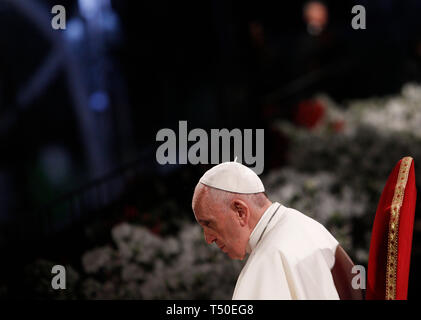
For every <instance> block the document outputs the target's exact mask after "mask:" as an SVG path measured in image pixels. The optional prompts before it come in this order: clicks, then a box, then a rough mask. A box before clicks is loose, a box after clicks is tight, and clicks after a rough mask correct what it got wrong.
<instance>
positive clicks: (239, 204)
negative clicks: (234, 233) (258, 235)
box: [231, 199, 250, 227]
mask: <svg viewBox="0 0 421 320" xmlns="http://www.w3.org/2000/svg"><path fill="white" fill-rule="evenodd" d="M231 210H233V211H234V212H235V213H236V218H237V219H238V221H239V222H240V225H241V226H242V227H244V226H246V225H248V222H249V218H250V209H249V207H248V206H247V204H246V203H245V202H244V201H242V200H240V199H234V200H232V202H231Z"/></svg>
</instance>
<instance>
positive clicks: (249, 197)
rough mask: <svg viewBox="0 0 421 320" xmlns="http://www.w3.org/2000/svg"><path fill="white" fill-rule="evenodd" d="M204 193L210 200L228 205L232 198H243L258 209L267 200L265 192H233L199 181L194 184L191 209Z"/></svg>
mask: <svg viewBox="0 0 421 320" xmlns="http://www.w3.org/2000/svg"><path fill="white" fill-rule="evenodd" d="M205 194H206V195H207V196H208V197H210V199H212V201H214V202H216V203H223V204H225V205H226V206H229V205H230V203H231V201H232V200H233V199H234V198H236V199H240V200H243V201H244V202H246V203H248V204H250V205H253V206H255V207H256V208H258V209H260V208H262V207H264V206H265V205H266V204H267V203H268V201H269V199H268V197H267V196H266V193H264V192H259V193H249V194H244V193H235V192H229V191H225V190H221V189H216V188H213V187H209V186H207V185H205V184H203V183H201V182H199V183H198V184H197V185H196V188H195V190H194V194H193V200H192V208H193V211H194V208H195V207H196V205H197V204H199V203H200V201H201V199H202V198H203V196H204V195H205Z"/></svg>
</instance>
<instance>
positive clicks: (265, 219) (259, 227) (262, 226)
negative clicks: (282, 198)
mask: <svg viewBox="0 0 421 320" xmlns="http://www.w3.org/2000/svg"><path fill="white" fill-rule="evenodd" d="M280 207H281V204H279V203H278V202H274V203H272V204H271V206H270V207H269V208H267V209H266V211H265V212H264V213H263V215H262V216H261V217H260V219H259V221H258V222H257V224H256V226H255V227H254V229H253V231H252V233H251V234H250V238H249V242H248V244H247V249H246V251H247V253H251V251H253V250H254V248H256V246H257V243H258V242H259V239H260V237H261V236H262V235H263V232H265V231H266V232H267V231H269V230H266V227H267V226H268V224H269V222H270V221H271V218H272V217H273V215H274V214H275V211H277V210H278V209H279V208H280ZM278 211H279V210H278ZM277 214H278V215H280V214H281V213H280V212H277Z"/></svg>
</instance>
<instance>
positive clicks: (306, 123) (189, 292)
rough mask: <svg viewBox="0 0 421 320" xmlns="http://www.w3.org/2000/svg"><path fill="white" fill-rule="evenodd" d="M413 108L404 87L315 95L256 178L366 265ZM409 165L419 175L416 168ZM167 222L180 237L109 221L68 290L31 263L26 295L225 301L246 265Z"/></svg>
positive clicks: (411, 126)
mask: <svg viewBox="0 0 421 320" xmlns="http://www.w3.org/2000/svg"><path fill="white" fill-rule="evenodd" d="M419 102H421V86H419V85H417V84H407V85H405V86H404V87H403V88H402V91H401V94H399V95H396V96H391V97H385V98H372V99H364V100H356V101H349V102H348V103H346V104H345V105H342V106H341V105H337V104H336V103H335V102H334V101H332V100H331V99H330V98H329V97H328V96H326V95H322V94H320V95H316V96H315V97H314V98H312V99H310V100H309V101H304V102H302V103H301V104H300V105H299V108H298V111H297V114H296V117H295V124H294V123H290V122H286V121H279V122H277V123H275V124H274V129H275V130H279V131H280V132H281V133H282V135H284V136H287V137H288V139H289V144H288V150H287V155H288V159H287V164H286V166H284V167H282V168H280V169H277V170H272V171H270V172H268V173H267V174H265V175H263V176H262V180H263V183H264V184H265V186H266V190H267V193H268V195H269V197H270V198H271V200H272V201H278V202H281V203H282V204H284V205H286V206H289V207H293V208H295V209H298V210H300V211H301V212H303V213H305V214H307V215H309V216H311V217H313V218H314V219H316V220H317V221H319V222H321V223H322V224H323V225H325V226H326V228H327V229H328V230H330V231H331V232H332V234H333V235H334V236H335V237H336V238H337V239H338V241H339V242H340V244H341V245H342V246H343V247H344V248H345V249H346V251H347V252H348V253H349V254H350V255H351V258H353V260H354V262H355V263H356V264H363V265H364V264H366V263H367V261H368V249H369V243H370V236H371V227H372V223H373V221H374V216H375V212H376V207H377V202H378V200H379V197H380V194H381V192H382V189H383V186H384V184H385V182H386V180H387V177H388V175H389V173H390V170H391V169H392V168H393V167H394V165H395V164H396V163H397V161H399V160H400V159H401V158H402V157H404V156H407V155H410V156H412V157H413V158H414V159H415V163H417V159H421V157H420V155H421V154H420V152H421V150H420V148H419V146H420V143H421V130H420V128H421V108H419V106H418V104H419ZM415 168H416V170H417V171H416V175H417V176H418V177H421V175H420V174H421V172H420V171H419V170H420V169H419V168H421V166H416V167H415ZM162 208H164V207H162ZM169 208H172V209H171V210H172V211H177V208H174V207H173V206H170V207H169ZM132 211H133V210H131V211H130V212H128V213H127V214H130V215H133V212H135V211H133V212H132ZM164 211H165V210H164ZM172 211H171V212H172ZM135 213H136V212H135ZM125 214H126V213H125ZM170 216H172V214H170ZM174 225H177V226H179V229H178V232H175V233H173V234H167V235H166V236H164V235H163V234H162V232H161V233H160V232H157V230H158V229H157V228H156V227H154V229H153V228H149V229H148V228H146V227H145V226H144V225H142V224H136V223H133V222H132V223H130V224H129V223H127V222H123V223H119V224H117V225H115V226H114V227H113V228H112V230H111V238H112V242H111V243H108V244H106V245H104V246H100V247H96V248H94V249H92V250H89V251H87V252H85V253H84V254H83V256H82V257H81V265H82V270H79V271H76V270H74V269H72V268H71V274H72V277H71V281H70V284H69V288H70V293H67V294H66V295H64V296H54V292H51V290H50V289H49V287H48V285H47V284H46V282H45V283H44V282H42V281H41V282H40V280H39V279H41V278H42V279H45V278H46V277H47V276H48V279H50V278H51V274H45V272H44V273H42V272H38V271H36V270H38V269H46V268H47V267H48V268H50V267H49V266H50V265H51V262H45V261H38V262H36V265H37V266H38V267H39V268H36V267H31V268H29V269H28V270H31V272H30V273H28V274H27V276H28V277H29V278H31V276H32V279H33V278H34V277H36V279H37V280H38V282H37V283H38V284H39V285H40V286H41V287H40V288H38V289H36V290H35V291H34V292H35V293H36V294H37V295H40V296H42V297H49V298H51V297H53V298H62V299H66V298H80V299H230V298H231V296H232V293H233V289H234V286H235V281H236V279H237V276H238V274H239V273H240V270H241V268H242V265H243V263H244V262H241V261H233V260H230V259H229V258H228V257H227V256H225V254H223V253H222V252H221V251H220V250H219V249H218V248H217V247H216V246H209V245H207V244H206V242H205V241H204V238H203V234H202V231H201V228H200V226H199V225H197V224H195V223H193V222H192V220H191V219H190V220H188V219H186V220H182V221H180V220H178V221H177V223H176V224H174ZM162 227H164V228H165V226H162V225H159V230H163V229H162ZM48 268H47V269H48ZM49 270H51V268H50V269H49ZM2 290H3V292H4V291H5V290H6V289H5V288H3V289H2Z"/></svg>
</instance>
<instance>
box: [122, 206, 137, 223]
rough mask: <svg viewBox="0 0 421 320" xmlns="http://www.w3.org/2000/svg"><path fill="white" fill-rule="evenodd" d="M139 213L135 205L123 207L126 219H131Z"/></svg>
mask: <svg viewBox="0 0 421 320" xmlns="http://www.w3.org/2000/svg"><path fill="white" fill-rule="evenodd" d="M138 215H139V212H138V211H137V208H136V207H133V206H126V207H125V208H124V218H126V219H129V220H131V219H133V218H135V217H137V216H138Z"/></svg>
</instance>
